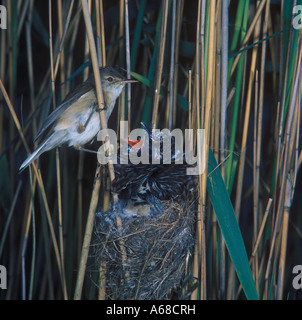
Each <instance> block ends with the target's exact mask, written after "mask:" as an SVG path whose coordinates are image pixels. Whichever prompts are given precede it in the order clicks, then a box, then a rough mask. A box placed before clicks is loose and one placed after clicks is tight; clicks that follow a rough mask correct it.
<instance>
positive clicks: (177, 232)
mask: <svg viewBox="0 0 302 320" xmlns="http://www.w3.org/2000/svg"><path fill="white" fill-rule="evenodd" d="M196 203H197V201H196V200H195V201H194V200H192V199H191V200H190V201H189V200H186V201H174V200H169V201H163V202H162V210H161V212H160V213H157V214H148V215H144V216H138V215H137V216H133V217H129V216H125V215H123V214H122V215H119V209H118V206H115V207H113V208H111V209H109V210H108V211H107V212H105V213H99V214H98V215H97V220H96V221H97V224H96V228H95V234H96V240H95V244H94V246H93V248H94V254H95V258H96V261H97V263H98V268H99V270H101V271H100V272H101V274H100V282H99V283H101V286H102V288H100V289H102V290H104V296H105V298H106V299H127V300H128V299H134V300H150V299H152V300H158V299H185V298H186V297H188V296H189V295H190V294H191V292H192V290H194V289H195V288H196V285H197V282H196V280H195V279H193V277H192V275H191V272H190V266H191V258H192V256H193V250H194V245H195V240H194V234H195V220H196V207H197V206H196Z"/></svg>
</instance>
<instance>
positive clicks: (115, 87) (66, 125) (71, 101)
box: [19, 67, 136, 171]
mask: <svg viewBox="0 0 302 320" xmlns="http://www.w3.org/2000/svg"><path fill="white" fill-rule="evenodd" d="M100 76H101V86H102V91H103V98H104V104H105V110H104V112H105V118H106V120H108V118H109V117H110V115H111V113H112V110H113V108H114V105H115V102H116V99H117V98H118V96H119V95H120V94H121V92H122V90H123V88H124V86H125V84H126V83H129V82H136V81H134V80H127V79H125V78H124V77H123V76H122V75H121V74H120V73H119V72H118V71H117V70H116V69H114V68H112V67H105V68H100ZM97 109H98V103H97V97H96V91H95V82H94V76H93V74H92V75H90V76H89V78H88V79H87V80H86V81H85V82H84V83H82V84H81V85H80V86H78V87H77V88H75V89H74V90H72V91H71V92H70V93H69V94H68V95H67V97H66V98H65V99H64V101H63V102H62V103H61V105H60V106H58V107H57V108H56V109H55V110H54V111H53V112H52V113H51V114H50V115H49V116H48V117H47V119H46V121H45V122H44V124H43V126H42V129H41V130H40V132H39V134H38V136H37V137H36V140H37V141H38V142H39V146H38V148H37V149H36V150H35V151H34V152H33V153H32V154H31V155H30V156H29V157H28V158H27V159H26V160H25V161H24V162H23V163H22V165H21V166H20V169H19V170H20V171H22V170H24V169H25V168H26V167H27V166H29V165H30V164H31V163H32V162H33V161H34V160H35V159H37V158H38V157H39V156H40V155H41V154H42V153H43V152H45V151H48V150H51V149H53V148H55V147H58V146H60V145H62V144H67V145H68V146H79V145H80V146H82V145H85V144H86V143H88V142H90V141H91V140H92V139H93V138H94V137H95V136H96V135H97V133H98V132H99V130H100V129H101V123H100V117H99V111H98V110H97Z"/></svg>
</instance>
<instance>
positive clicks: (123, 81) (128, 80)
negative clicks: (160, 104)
mask: <svg viewBox="0 0 302 320" xmlns="http://www.w3.org/2000/svg"><path fill="white" fill-rule="evenodd" d="M135 82H138V81H137V80H133V79H126V80H121V81H120V83H125V84H126V83H135Z"/></svg>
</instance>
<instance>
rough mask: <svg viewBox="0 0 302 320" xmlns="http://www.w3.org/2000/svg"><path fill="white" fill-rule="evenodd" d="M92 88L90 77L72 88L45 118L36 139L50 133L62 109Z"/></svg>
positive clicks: (39, 139) (69, 105) (40, 138)
mask: <svg viewBox="0 0 302 320" xmlns="http://www.w3.org/2000/svg"><path fill="white" fill-rule="evenodd" d="M90 90H94V87H93V84H92V82H91V79H90V78H89V79H88V80H87V81H85V82H84V83H82V84H81V85H79V86H78V87H76V88H75V89H73V90H72V91H71V92H70V93H69V94H68V95H67V96H66V98H65V99H64V101H63V102H62V103H61V104H60V105H59V106H58V107H57V108H56V109H55V110H54V111H53V112H52V113H51V114H50V115H49V116H48V117H47V118H46V120H45V122H44V123H43V126H42V128H41V130H40V132H39V133H38V135H37V137H36V139H35V140H36V141H41V140H43V139H44V138H46V137H47V136H49V135H50V134H51V133H52V131H53V130H52V129H53V125H54V123H55V122H56V121H57V119H58V118H59V117H60V116H61V115H62V113H63V112H64V111H66V110H67V109H68V108H70V107H71V106H72V105H73V104H74V103H75V102H76V101H77V100H79V99H80V97H81V96H83V95H84V94H86V93H87V92H88V91H90Z"/></svg>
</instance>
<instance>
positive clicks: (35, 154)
mask: <svg viewBox="0 0 302 320" xmlns="http://www.w3.org/2000/svg"><path fill="white" fill-rule="evenodd" d="M45 147H46V142H44V143H43V144H42V145H41V146H40V147H39V148H38V149H37V150H35V151H34V152H33V153H32V154H31V155H30V156H29V157H28V158H27V159H26V160H25V161H24V162H23V163H22V164H21V166H20V168H19V173H21V172H22V171H23V170H24V169H26V168H27V167H28V166H29V165H30V164H31V163H32V162H33V161H35V160H36V159H37V158H38V157H39V156H40V155H41V154H42V153H43V152H44V151H47V150H45Z"/></svg>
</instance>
